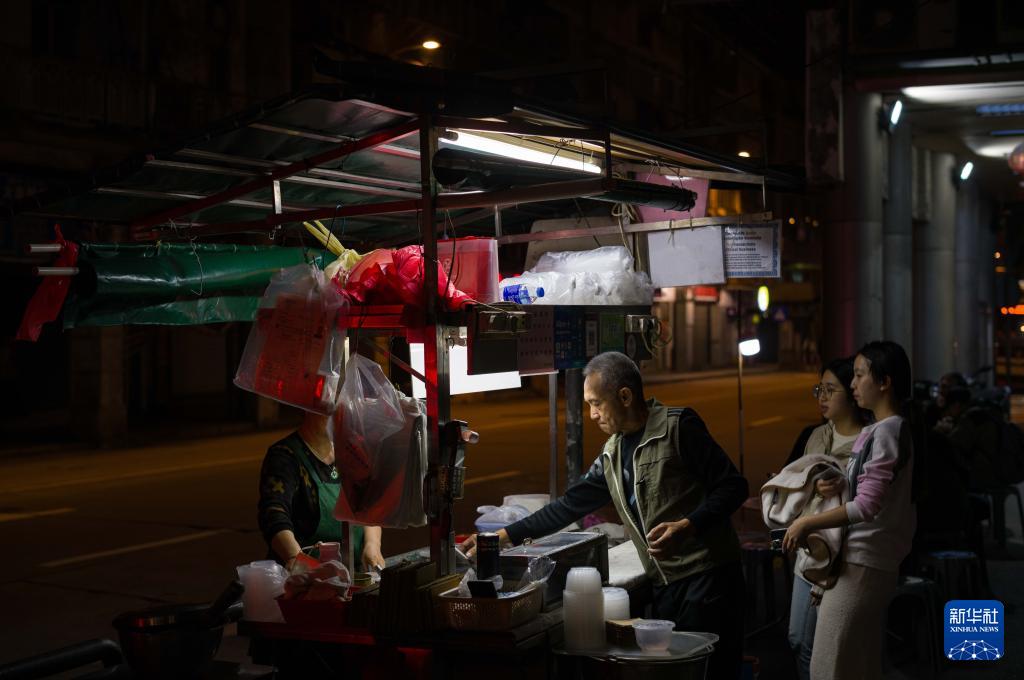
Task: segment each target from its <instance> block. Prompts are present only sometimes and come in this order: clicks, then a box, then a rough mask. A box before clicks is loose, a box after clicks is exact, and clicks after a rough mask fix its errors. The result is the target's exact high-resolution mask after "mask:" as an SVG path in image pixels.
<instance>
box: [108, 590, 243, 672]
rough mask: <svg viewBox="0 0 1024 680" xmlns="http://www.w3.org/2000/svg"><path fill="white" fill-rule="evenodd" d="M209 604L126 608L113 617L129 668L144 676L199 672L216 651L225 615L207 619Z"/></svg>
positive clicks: (221, 634)
mask: <svg viewBox="0 0 1024 680" xmlns="http://www.w3.org/2000/svg"><path fill="white" fill-rule="evenodd" d="M207 607H208V605H203V604H195V605H168V606H163V607H154V608H152V609H145V610H141V611H134V612H125V613H124V614H121V615H120V616H118V617H117V618H116V619H114V623H113V625H114V628H116V629H117V632H118V634H119V635H120V638H121V650H122V651H123V652H124V656H125V659H126V660H127V661H128V665H129V666H131V668H132V670H133V671H134V672H135V673H136V674H137V675H138V676H140V677H143V678H168V679H170V678H186V677H194V676H196V675H198V674H199V673H200V672H201V671H202V670H203V668H204V667H206V666H207V665H208V664H209V663H210V662H211V661H212V660H213V657H214V655H216V653H217V649H218V648H219V647H220V641H221V637H222V636H223V634H224V622H225V618H220V619H217V620H215V621H214V622H213V623H210V622H209V621H208V620H206V619H204V617H203V613H204V612H205V611H206V610H207Z"/></svg>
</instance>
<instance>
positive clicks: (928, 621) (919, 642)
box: [887, 576, 942, 678]
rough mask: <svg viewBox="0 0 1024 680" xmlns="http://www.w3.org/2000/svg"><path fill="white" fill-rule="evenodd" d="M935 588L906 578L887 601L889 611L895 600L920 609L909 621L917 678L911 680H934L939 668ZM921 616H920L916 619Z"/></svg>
mask: <svg viewBox="0 0 1024 680" xmlns="http://www.w3.org/2000/svg"><path fill="white" fill-rule="evenodd" d="M939 597H940V593H939V587H938V584H936V583H935V582H934V581H930V580H928V579H925V578H920V577H917V576H907V577H905V578H903V579H902V580H901V582H900V584H899V585H898V586H897V587H896V592H895V593H893V596H892V597H891V598H890V599H889V607H887V609H890V608H891V607H892V604H893V603H894V602H895V601H896V600H898V599H901V598H903V599H911V600H913V601H914V602H915V604H917V605H919V607H918V608H917V610H916V612H915V614H914V616H913V619H912V621H911V634H912V635H913V638H914V648H915V651H916V659H917V670H918V672H919V673H918V674H916V675H915V676H914V677H919V678H934V677H935V676H936V675H938V674H939V673H940V672H941V670H942V668H941V666H940V660H941V658H942V654H941V649H942V639H941V633H940V631H941V630H942V614H941V612H942V603H941V602H940V600H939ZM917 612H920V615H917Z"/></svg>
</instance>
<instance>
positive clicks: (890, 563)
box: [845, 416, 917, 572]
mask: <svg viewBox="0 0 1024 680" xmlns="http://www.w3.org/2000/svg"><path fill="white" fill-rule="evenodd" d="M869 442H870V445H871V447H870V448H871V458H870V460H868V461H867V462H866V463H865V464H864V466H863V471H862V472H861V474H860V475H859V476H858V477H857V495H856V496H855V497H854V498H853V500H851V501H850V502H848V503H847V504H846V516H847V517H848V518H849V520H850V530H849V532H848V533H847V537H846V543H847V546H846V555H845V559H846V560H847V561H848V562H850V563H851V564H859V565H861V566H866V567H872V568H875V569H881V570H883V571H890V572H894V571H897V570H898V569H899V565H900V562H902V561H903V558H904V557H906V556H907V554H908V553H909V552H910V548H911V542H912V541H913V538H914V529H915V527H916V525H917V517H916V514H915V510H914V505H913V504H912V502H911V495H910V492H911V477H913V465H914V461H913V442H912V441H911V439H910V430H909V429H908V428H907V427H906V426H905V423H904V420H903V418H901V417H900V416H890V417H889V418H885V419H884V420H880V421H878V422H877V423H874V424H872V425H869V426H867V427H865V428H864V430H863V431H862V432H861V434H860V436H859V437H858V438H857V441H856V443H855V444H854V445H853V456H852V457H851V458H850V467H849V472H851V473H852V471H853V470H854V468H855V466H856V464H857V460H858V459H859V458H860V456H861V454H862V452H864V451H865V450H866V449H867V448H868V443H869ZM901 450H905V451H906V453H905V455H909V456H910V460H908V462H907V464H906V465H905V466H904V467H903V468H902V469H901V470H900V471H899V472H898V473H897V472H896V463H897V461H898V459H899V454H900V451H901Z"/></svg>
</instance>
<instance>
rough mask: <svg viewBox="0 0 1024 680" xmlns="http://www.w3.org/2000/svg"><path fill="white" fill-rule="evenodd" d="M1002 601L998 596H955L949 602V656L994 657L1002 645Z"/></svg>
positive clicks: (1000, 652) (966, 658)
mask: <svg viewBox="0 0 1024 680" xmlns="http://www.w3.org/2000/svg"><path fill="white" fill-rule="evenodd" d="M1003 628H1004V622H1003V605H1002V603H1000V602H998V601H997V600H952V601H951V602H947V603H946V618H945V635H944V636H943V640H944V642H945V649H944V650H943V651H944V653H945V654H946V658H948V659H952V660H953V661H995V660H996V659H1001V658H1002V657H1003V654H1004V652H1005V650H1004V649H1003Z"/></svg>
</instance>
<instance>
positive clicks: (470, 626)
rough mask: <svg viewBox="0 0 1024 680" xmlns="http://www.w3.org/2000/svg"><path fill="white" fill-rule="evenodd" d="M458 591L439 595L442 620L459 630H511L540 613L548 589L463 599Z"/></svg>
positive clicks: (438, 605)
mask: <svg viewBox="0 0 1024 680" xmlns="http://www.w3.org/2000/svg"><path fill="white" fill-rule="evenodd" d="M457 593H458V589H457V588H456V589H452V590H449V591H447V592H444V593H441V594H440V595H438V596H437V603H438V604H437V607H438V612H439V613H440V616H439V617H438V618H439V619H440V620H441V621H445V622H447V624H448V627H449V628H454V629H456V630H508V629H510V628H515V627H516V626H520V625H522V624H524V623H526V622H527V621H529V620H530V619H532V618H533V617H535V616H537V614H539V613H540V608H541V605H543V604H544V589H543V588H531V589H530V590H528V591H527V592H525V593H520V594H518V595H514V596H512V597H503V598H498V599H492V598H484V597H459V596H458V594H457Z"/></svg>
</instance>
